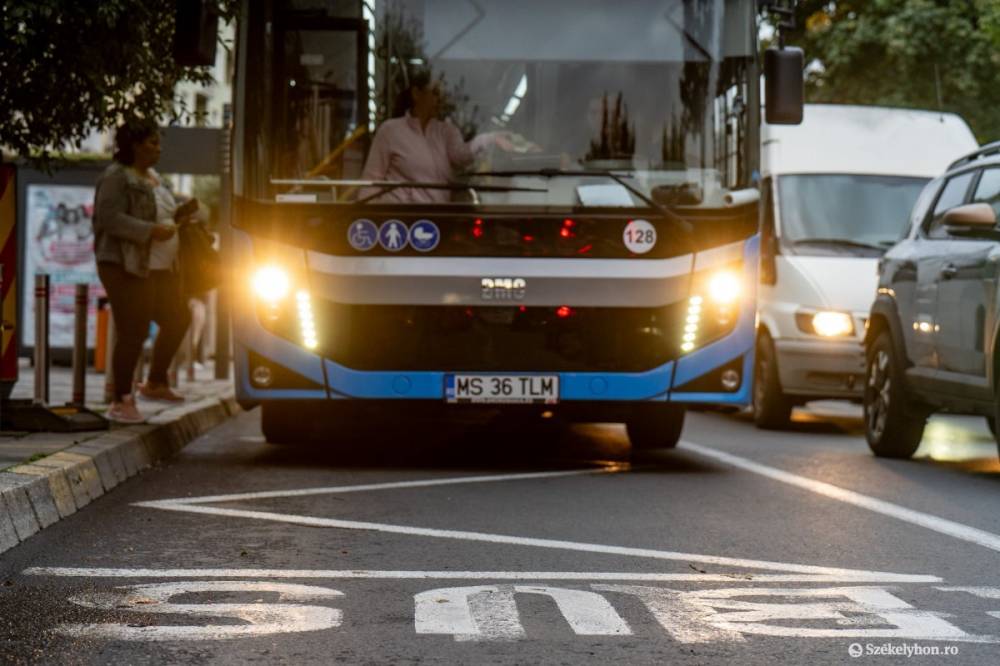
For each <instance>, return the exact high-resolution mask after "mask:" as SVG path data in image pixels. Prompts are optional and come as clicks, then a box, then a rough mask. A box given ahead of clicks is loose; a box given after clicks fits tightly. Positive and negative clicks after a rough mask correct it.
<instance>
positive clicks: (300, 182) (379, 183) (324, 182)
mask: <svg viewBox="0 0 1000 666" xmlns="http://www.w3.org/2000/svg"><path fill="white" fill-rule="evenodd" d="M271 184H272V185H289V186H294V187H306V188H332V187H375V188H378V192H375V193H374V194H370V195H368V196H366V197H363V198H361V199H358V200H357V202H356V203H359V204H361V203H367V202H368V201H371V200H372V199H377V198H378V197H380V196H382V195H383V194H386V193H388V192H392V191H393V190H398V189H400V188H412V189H415V190H448V191H450V192H465V191H467V190H472V191H473V192H537V193H545V192H548V189H546V188H544V187H513V186H508V185H474V184H471V183H452V182H424V181H408V180H352V179H325V178H272V179H271Z"/></svg>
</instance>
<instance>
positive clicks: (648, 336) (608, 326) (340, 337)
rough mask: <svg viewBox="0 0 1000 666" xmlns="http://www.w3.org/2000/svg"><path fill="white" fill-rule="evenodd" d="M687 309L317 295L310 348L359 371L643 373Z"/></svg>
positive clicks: (672, 348) (664, 351)
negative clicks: (348, 299) (403, 301)
mask: <svg viewBox="0 0 1000 666" xmlns="http://www.w3.org/2000/svg"><path fill="white" fill-rule="evenodd" d="M685 307H686V302H683V303H676V304H671V305H668V306H665V307H660V308H572V307H567V306H563V307H561V308H556V307H526V306H522V307H518V306H512V307H464V306H457V307H455V306H409V305H389V306H383V305H348V304H342V303H332V302H329V301H327V302H318V303H316V319H317V329H318V331H319V349H318V350H317V351H319V352H320V353H321V354H322V355H323V356H325V357H326V358H329V359H330V360H332V361H335V362H337V363H339V364H341V365H344V366H346V367H349V368H353V369H356V370H397V371H421V370H425V371H434V370H437V371H501V372H502V371H510V372H515V371H551V372H642V371H645V370H651V369H653V368H656V367H658V366H660V365H662V364H664V363H666V362H668V361H670V360H673V359H674V358H676V356H677V354H678V353H679V349H680V344H681V339H680V336H681V329H682V327H683V321H684V308H685Z"/></svg>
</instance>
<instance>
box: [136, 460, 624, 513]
mask: <svg viewBox="0 0 1000 666" xmlns="http://www.w3.org/2000/svg"><path fill="white" fill-rule="evenodd" d="M628 469H630V467H629V466H628V465H623V464H607V465H604V466H602V467H596V468H593V469H571V470H563V471H559V472H525V473H522V474H493V475H489V476H459V477H446V478H443V479H419V480H416V481H390V482H387V483H366V484H358V485H353V486H328V487H321V488H299V489H293V490H264V491H258V492H251V493H234V494H231V495H205V496H204V497H178V498H173V499H167V500H153V501H151V502H136V503H135V504H134V505H133V506H146V507H154V508H159V507H158V505H160V504H164V503H166V504H171V505H176V504H206V503H214V502H239V501H246V500H257V499H274V498H278V497H308V496H310V495H341V494H344V493H360V492H371V491H373V490H403V489H407V488H432V487H435V486H452V485H457V484H469V483H496V482H500V481H533V480H536V479H555V478H560V477H565V476H584V475H588V474H613V473H616V472H623V471H626V470H628Z"/></svg>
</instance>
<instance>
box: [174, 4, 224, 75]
mask: <svg viewBox="0 0 1000 666" xmlns="http://www.w3.org/2000/svg"><path fill="white" fill-rule="evenodd" d="M176 7H177V13H176V14H175V18H176V27H175V29H174V48H173V51H174V60H175V61H176V62H177V64H178V65H181V66H182V67H211V66H212V65H214V64H215V47H216V43H217V42H218V39H219V9H218V7H217V5H216V3H215V2H214V0H177V5H176Z"/></svg>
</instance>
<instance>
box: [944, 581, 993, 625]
mask: <svg viewBox="0 0 1000 666" xmlns="http://www.w3.org/2000/svg"><path fill="white" fill-rule="evenodd" d="M938 589H939V590H942V591H944V592H968V593H969V594H972V595H974V596H977V597H982V598H983V599H1000V587H939V588H938ZM986 614H987V615H989V616H990V617H995V618H997V619H998V620H1000V611H986Z"/></svg>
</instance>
